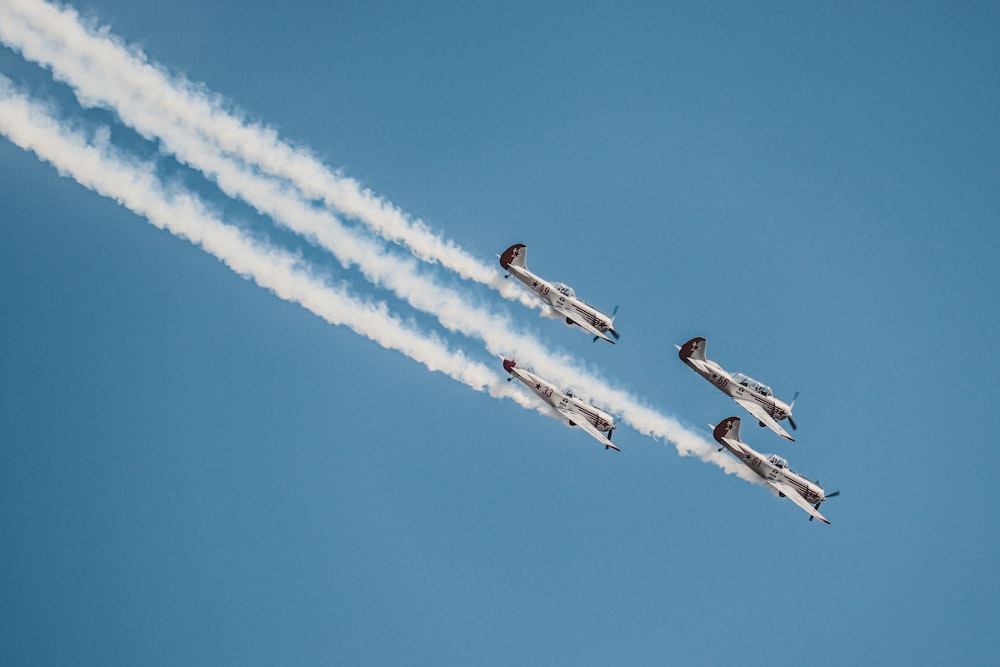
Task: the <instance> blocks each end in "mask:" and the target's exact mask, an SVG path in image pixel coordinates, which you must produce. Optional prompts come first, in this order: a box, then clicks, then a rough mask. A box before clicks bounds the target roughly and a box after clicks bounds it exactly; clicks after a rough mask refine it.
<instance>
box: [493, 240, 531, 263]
mask: <svg viewBox="0 0 1000 667" xmlns="http://www.w3.org/2000/svg"><path fill="white" fill-rule="evenodd" d="M527 259H528V246H526V245H524V244H523V243H515V244H514V245H512V246H511V247H509V248H507V249H506V250H504V251H503V254H502V255H500V266H502V267H503V268H504V269H510V265H511V264H513V265H514V266H517V267H519V268H522V269H526V268H528V267H527V265H526V264H525V261H526V260H527Z"/></svg>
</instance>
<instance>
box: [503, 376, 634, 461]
mask: <svg viewBox="0 0 1000 667" xmlns="http://www.w3.org/2000/svg"><path fill="white" fill-rule="evenodd" d="M503 369H504V370H505V371H507V372H508V373H510V377H509V378H507V381H508V382H510V381H511V380H513V379H514V378H517V379H518V380H520V381H521V383H523V384H524V386H526V387H527V388H528V389H530V390H531V391H533V392H535V393H536V394H537V395H538V397H539V398H541V399H542V400H543V401H545V402H546V403H548V404H549V406H551V407H552V409H553V410H554V411H555V412H556V414H558V415H559V417H560V418H561V419H562V420H563V421H565V422H566V423H567V424H569V425H570V426H579V427H580V428H581V429H583V430H584V432H586V433H587V435H589V436H590V437H592V438H594V439H595V440H597V441H599V442H600V443H601V444H602V445H604V448H605V449H613V450H615V451H618V452H620V451H621V450H620V449H618V447H616V446H615V444H614V443H613V442H611V433H612V432H613V431H614V430H615V428H616V424H615V420H614V418H613V417H612V416H611V415H609V414H608V413H606V412H604V411H603V410H599V409H597V408H595V407H594V406H592V405H590V404H589V403H585V402H583V401H581V400H580V399H579V398H577V397H576V396H574V395H573V392H572V391H568V390H567V391H565V392H562V391H560V390H559V389H556V387H555V386H553V385H552V384H551V383H549V382H547V381H546V380H543V379H542V378H540V377H538V376H537V375H535V374H534V373H532V372H531V371H527V370H524V369H523V368H518V367H517V363H516V362H515V361H514V360H513V359H504V360H503ZM605 433H607V435H605Z"/></svg>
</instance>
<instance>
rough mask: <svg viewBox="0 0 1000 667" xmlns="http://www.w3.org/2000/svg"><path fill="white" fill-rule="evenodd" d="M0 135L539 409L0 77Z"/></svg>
mask: <svg viewBox="0 0 1000 667" xmlns="http://www.w3.org/2000/svg"><path fill="white" fill-rule="evenodd" d="M0 133H2V134H4V135H6V136H7V137H8V138H9V139H10V140H11V141H12V142H13V143H14V144H16V145H17V146H19V147H21V148H23V149H24V150H28V151H31V152H33V153H35V154H36V155H37V156H38V157H39V158H41V159H42V160H45V161H47V162H49V163H51V164H52V165H53V166H55V167H56V168H57V169H58V170H59V172H60V173H61V174H63V175H68V176H69V177H71V178H73V179H74V180H76V181H77V182H78V183H80V184H81V185H83V186H85V187H87V188H89V189H91V190H94V191H95V192H97V193H99V194H101V195H104V196H106V197H110V198H113V199H115V200H116V201H118V202H119V203H120V204H121V205H123V206H125V207H126V208H128V209H129V210H131V211H133V212H134V213H137V214H138V215H141V216H143V217H145V218H147V219H148V220H149V221H150V222H151V223H152V224H153V225H154V226H156V227H158V228H160V229H164V230H166V231H169V232H170V233H171V234H174V235H175V236H178V237H180V238H184V239H187V240H188V241H190V242H191V243H193V244H195V245H196V246H199V247H201V248H202V249H203V250H205V251H206V252H208V253H209V254H211V255H213V256H215V257H217V258H218V259H220V260H221V261H222V262H223V263H224V264H225V265H226V266H228V267H229V268H230V269H232V270H233V271H235V272H236V273H238V274H240V275H243V276H248V277H250V278H252V279H253V280H254V282H256V283H257V284H258V285H260V286H261V287H264V288H266V289H269V290H271V291H272V292H273V293H274V294H275V295H277V296H278V297H279V298H281V299H284V300H286V301H291V302H294V303H298V304H300V305H302V306H303V307H304V308H306V309H307V310H309V311H311V312H312V313H314V314H316V315H318V316H319V317H321V318H323V319H324V320H326V321H327V322H329V323H330V324H335V325H344V326H347V327H349V328H350V329H352V330H353V331H355V332H356V333H358V334H360V335H362V336H365V337H366V338H369V339H370V340H373V341H375V342H376V343H378V344H379V345H381V346H383V347H385V348H387V349H391V350H396V351H398V352H402V353H403V354H404V355H406V356H407V357H410V358H411V359H413V360H415V361H418V362H419V363H421V364H423V365H424V366H425V367H427V368H428V369H429V370H431V371H437V372H440V373H443V374H445V375H447V376H448V377H451V378H453V379H455V380H457V381H459V382H461V383H462V384H465V385H466V386H469V387H471V388H473V389H475V390H477V391H484V390H485V391H487V392H488V393H489V394H490V395H491V396H494V397H506V398H512V399H513V400H515V401H516V402H518V403H519V404H520V405H522V406H524V407H529V408H535V407H537V403H536V402H535V401H533V400H524V399H525V396H524V394H523V393H522V392H516V391H514V390H513V389H512V388H510V387H509V386H508V385H507V383H506V382H504V381H503V380H502V379H501V378H500V377H499V376H498V375H497V373H496V372H495V371H494V370H492V369H491V368H489V367H487V366H485V365H483V364H481V363H477V362H474V361H471V360H469V359H468V358H467V357H466V356H465V355H464V354H462V353H461V352H459V351H451V350H449V349H448V348H447V347H446V346H445V345H444V343H442V342H441V341H440V340H437V339H436V338H434V337H432V336H428V335H426V334H424V333H423V332H420V331H417V330H415V329H414V328H413V327H411V326H407V325H406V324H404V323H403V322H401V321H400V320H399V319H398V318H397V317H394V316H392V315H391V314H389V312H388V309H387V308H386V306H385V304H384V303H372V302H362V301H359V300H357V299H355V298H354V297H352V296H350V295H349V294H347V293H346V292H345V291H344V290H343V289H340V288H337V287H333V286H331V285H328V284H326V283H324V282H323V281H322V279H320V278H319V277H317V276H315V275H313V274H312V272H311V271H309V270H308V267H305V266H303V265H302V261H301V260H300V259H299V258H297V257H295V256H293V255H292V254H290V253H288V252H285V251H283V250H280V249H277V248H274V247H270V246H266V245H264V244H261V243H259V242H255V241H253V240H251V239H250V238H249V237H247V236H246V235H245V234H244V233H243V232H241V231H240V230H238V229H236V228H235V227H232V226H230V225H226V224H224V223H222V222H220V221H219V220H218V219H216V218H215V217H213V216H212V214H211V213H210V212H209V211H208V210H207V208H206V207H205V206H204V204H203V203H202V202H201V201H200V200H198V199H197V198H196V197H194V196H193V195H191V194H190V193H187V192H184V191H182V190H180V189H178V188H172V189H171V191H170V192H168V191H167V189H166V188H164V187H163V185H162V184H161V183H160V181H159V179H158V178H157V176H156V175H155V173H154V169H153V167H152V166H151V165H145V164H140V163H138V162H136V161H128V160H126V159H125V158H124V156H122V155H121V154H120V153H119V152H118V151H116V150H115V149H113V148H112V147H110V146H109V145H107V144H106V143H105V142H103V141H102V140H100V139H97V140H94V141H91V142H88V140H87V139H86V138H84V137H83V136H82V135H80V134H79V133H76V132H72V131H69V130H67V129H66V128H64V127H63V126H61V125H60V124H59V123H58V122H57V121H56V120H54V119H53V118H52V116H51V115H50V114H49V112H48V110H47V109H45V108H44V107H43V106H41V105H40V104H38V103H36V102H34V101H32V100H30V99H29V98H27V97H26V96H24V95H22V94H20V93H18V92H16V91H14V89H13V88H12V86H11V84H10V82H9V81H8V80H7V79H6V78H4V77H2V76H0Z"/></svg>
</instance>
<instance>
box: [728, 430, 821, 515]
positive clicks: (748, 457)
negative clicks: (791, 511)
mask: <svg viewBox="0 0 1000 667" xmlns="http://www.w3.org/2000/svg"><path fill="white" fill-rule="evenodd" d="M722 445H723V446H724V447H725V448H726V449H728V450H729V451H730V452H732V453H733V454H734V455H735V456H736V458H738V459H740V460H741V461H743V463H744V464H745V465H746V466H747V467H748V468H750V469H751V470H753V471H754V472H755V473H757V474H758V475H760V476H761V477H762V478H764V479H766V480H768V481H769V482H784V483H786V484H788V485H790V486H791V487H792V488H794V489H795V490H796V491H798V494H799V495H800V496H802V498H804V499H805V501H806V502H807V503H809V504H815V503H818V502H820V500H822V499H823V498H824V497H825V496H824V494H823V489H822V487H820V486H819V485H818V484H816V483H815V482H812V481H810V480H808V479H806V478H805V477H803V476H802V475H800V474H798V473H797V472H795V471H794V470H790V469H789V468H787V467H785V465H787V464H785V465H782V466H780V467H779V466H778V465H775V464H774V463H772V460H773V457H774V455H773V454H772V455H767V454H761V453H760V452H758V451H757V450H755V449H753V448H751V447H749V446H748V445H747V444H746V443H740V446H739V447H733V446H730V443H728V442H724V441H723V442H722ZM780 460H781V461H784V459H780Z"/></svg>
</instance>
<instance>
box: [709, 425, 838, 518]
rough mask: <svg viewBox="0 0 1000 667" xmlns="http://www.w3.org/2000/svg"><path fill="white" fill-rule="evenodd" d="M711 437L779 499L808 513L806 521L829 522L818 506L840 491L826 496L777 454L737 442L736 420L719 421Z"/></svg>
mask: <svg viewBox="0 0 1000 667" xmlns="http://www.w3.org/2000/svg"><path fill="white" fill-rule="evenodd" d="M712 435H713V436H714V437H715V439H716V440H717V441H718V443H719V444H720V445H722V446H723V447H725V448H726V449H728V450H729V451H730V452H732V453H733V455H734V456H736V458H738V459H739V460H741V461H743V463H745V464H746V465H747V467H749V468H750V469H751V470H753V471H754V472H755V473H757V474H758V475H760V476H761V477H763V478H764V481H765V482H766V483H767V485H768V486H769V487H771V488H772V489H774V490H775V491H777V492H778V495H779V496H781V497H782V498H788V499H789V500H791V501H792V502H793V503H795V504H796V505H798V506H799V507H801V508H802V509H804V510H805V511H806V512H808V513H809V520H810V521H812V520H813V519H819V520H820V521H822V522H823V523H830V522H829V520H827V518H826V517H825V516H823V515H822V514H820V513H819V506H820V505H821V504H822V503H823V502H824V501H825V500H828V499H830V498H833V497H834V496H839V495H840V491H834V492H833V493H829V494H828V493H826V492H825V491H823V487H821V486H820V485H819V484H818V483H816V482H812V481H809V480H808V479H806V478H805V477H803V476H802V475H800V474H799V473H797V472H795V471H794V470H792V469H791V468H789V467H788V462H787V461H785V459H783V458H781V457H780V456H778V455H777V454H770V455H765V454H761V453H760V452H757V451H754V450H753V449H752V448H751V447H750V446H749V445H747V444H746V443H744V442H741V441H740V418H739V417H730V418H729V419H724V420H722V421H721V422H719V425H718V426H716V427H715V429H714V430H713V431H712Z"/></svg>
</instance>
